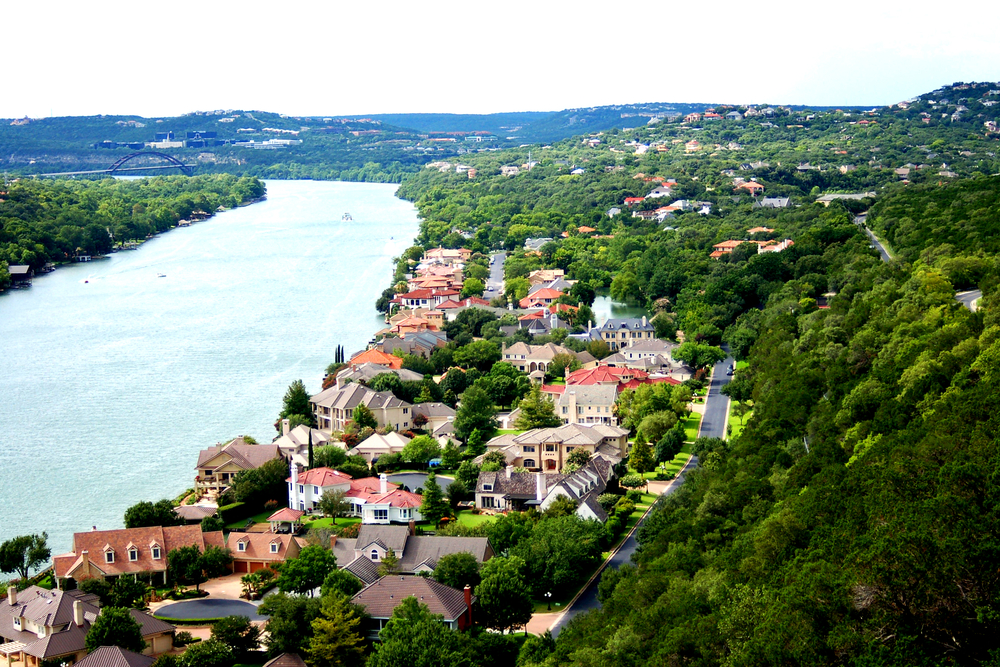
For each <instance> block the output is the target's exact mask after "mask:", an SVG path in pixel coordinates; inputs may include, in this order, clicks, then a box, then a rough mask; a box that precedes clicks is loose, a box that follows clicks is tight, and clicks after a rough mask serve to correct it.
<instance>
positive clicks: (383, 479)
mask: <svg viewBox="0 0 1000 667" xmlns="http://www.w3.org/2000/svg"><path fill="white" fill-rule="evenodd" d="M388 482H389V478H388V477H387V476H386V474H385V473H384V472H383V473H381V474H380V475H379V476H378V492H379V493H388V492H389V489H388V488H387V486H388Z"/></svg>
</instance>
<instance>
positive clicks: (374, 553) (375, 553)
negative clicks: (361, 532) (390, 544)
mask: <svg viewBox="0 0 1000 667" xmlns="http://www.w3.org/2000/svg"><path fill="white" fill-rule="evenodd" d="M372 560H374V561H377V560H378V549H372Z"/></svg>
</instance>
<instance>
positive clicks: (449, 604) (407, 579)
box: [351, 575, 468, 621]
mask: <svg viewBox="0 0 1000 667" xmlns="http://www.w3.org/2000/svg"><path fill="white" fill-rule="evenodd" d="M409 597H415V598H417V600H419V601H420V603H421V604H425V605H427V607H428V608H429V609H430V612H431V613H432V614H439V615H441V616H443V617H444V620H446V621H455V620H456V619H458V618H459V617H461V616H462V615H463V614H465V613H466V612H467V611H468V604H467V603H466V600H465V593H464V592H463V591H460V590H458V589H457V588H451V587H450V586H445V585H444V584H441V583H438V582H437V581H434V580H433V579H430V578H428V577H417V576H407V575H390V576H387V577H382V578H381V579H379V580H378V581H376V582H374V583H372V584H369V585H368V586H367V587H365V588H364V589H363V590H361V591H360V592H359V593H358V594H357V595H355V596H354V597H353V598H352V599H351V602H353V603H355V604H359V605H361V606H362V607H364V608H365V611H367V612H368V615H369V616H371V617H372V618H389V617H391V616H392V612H393V610H394V609H395V608H396V607H398V606H399V604H400V603H401V602H402V601H403V600H405V599H406V598H409Z"/></svg>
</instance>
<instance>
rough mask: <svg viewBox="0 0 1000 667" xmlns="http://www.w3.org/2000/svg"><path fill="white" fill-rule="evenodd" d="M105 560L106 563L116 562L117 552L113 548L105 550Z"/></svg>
mask: <svg viewBox="0 0 1000 667" xmlns="http://www.w3.org/2000/svg"><path fill="white" fill-rule="evenodd" d="M104 562H105V563H114V562H115V552H114V551H112V550H111V549H108V550H107V551H105V552H104Z"/></svg>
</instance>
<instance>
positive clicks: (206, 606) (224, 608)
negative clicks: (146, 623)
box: [155, 598, 267, 621]
mask: <svg viewBox="0 0 1000 667" xmlns="http://www.w3.org/2000/svg"><path fill="white" fill-rule="evenodd" d="M155 614H156V615H157V616H160V617H162V618H189V619H200V618H224V617H226V616H249V617H250V620H251V621H265V620H267V617H266V616H260V615H258V614H257V607H255V606H254V605H252V604H250V603H249V602H244V601H242V600H212V599H208V598H201V599H198V600H184V601H183V602H175V603H174V604H168V605H166V606H163V607H160V608H159V609H157V610H156V612H155Z"/></svg>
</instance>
